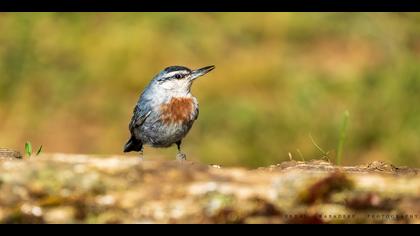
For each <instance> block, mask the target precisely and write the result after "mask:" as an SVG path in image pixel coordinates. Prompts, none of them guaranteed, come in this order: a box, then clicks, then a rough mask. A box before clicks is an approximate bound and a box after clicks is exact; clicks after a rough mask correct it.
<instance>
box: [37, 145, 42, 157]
mask: <svg viewBox="0 0 420 236" xmlns="http://www.w3.org/2000/svg"><path fill="white" fill-rule="evenodd" d="M41 152H42V145H41V147H39V149H38V151H37V152H36V155H37V156H38V155H39V154H41Z"/></svg>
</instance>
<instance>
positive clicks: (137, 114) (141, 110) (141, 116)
mask: <svg viewBox="0 0 420 236" xmlns="http://www.w3.org/2000/svg"><path fill="white" fill-rule="evenodd" d="M151 112H152V111H151V109H149V108H148V107H147V106H141V107H140V106H139V105H136V107H134V111H133V117H132V118H131V122H130V124H129V129H130V132H131V133H132V134H133V130H134V129H135V128H137V127H140V126H141V125H142V124H143V123H144V121H145V120H146V119H147V117H148V116H149V115H150V113H151Z"/></svg>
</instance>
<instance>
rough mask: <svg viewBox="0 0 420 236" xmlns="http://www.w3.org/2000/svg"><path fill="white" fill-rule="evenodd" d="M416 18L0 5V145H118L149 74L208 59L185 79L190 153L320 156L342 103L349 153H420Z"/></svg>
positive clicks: (352, 159)
mask: <svg viewBox="0 0 420 236" xmlns="http://www.w3.org/2000/svg"><path fill="white" fill-rule="evenodd" d="M419 29H420V14H418V13H401V14H399V13H1V14H0V134H1V135H0V147H8V148H14V149H18V150H21V151H23V146H24V143H25V141H27V140H30V141H32V143H33V144H34V146H37V145H40V144H43V145H44V151H45V152H65V153H91V154H122V147H123V145H124V143H125V142H126V140H127V138H128V136H129V132H128V122H129V120H130V118H131V114H132V110H133V107H134V104H135V102H136V101H137V99H138V96H139V94H140V92H141V91H142V89H143V88H144V86H145V85H146V84H147V83H148V82H149V80H150V79H151V78H152V77H153V76H154V75H155V74H156V73H158V72H159V71H160V70H161V69H163V68H164V67H167V66H170V65H186V66H188V67H190V68H197V67H201V66H206V65H210V64H215V65H216V70H214V71H212V72H211V73H210V74H209V75H207V76H205V77H202V78H201V79H199V80H197V81H196V83H195V84H194V86H193V94H194V95H195V96H196V97H197V98H198V99H199V101H200V105H201V107H200V117H199V119H198V121H197V122H196V123H195V125H194V128H193V129H192V130H191V132H190V134H189V135H188V136H187V138H186V139H185V141H184V151H185V152H186V153H187V154H188V156H189V158H190V159H193V160H199V161H202V162H204V163H212V164H220V165H241V166H250V167H255V166H265V165H269V164H275V163H278V162H280V161H284V160H288V159H289V155H288V153H289V152H290V153H291V155H292V157H293V158H294V159H297V160H300V159H301V158H302V156H303V158H304V159H305V160H310V159H315V158H320V157H321V156H322V154H321V153H320V152H319V151H318V150H317V149H316V148H315V147H314V145H313V144H312V142H311V139H310V138H309V134H312V136H313V137H314V139H315V140H316V142H317V144H318V145H320V146H321V147H322V148H324V149H326V150H331V157H334V152H335V150H336V146H337V142H338V139H339V130H340V124H341V122H342V119H343V114H344V111H345V110H348V111H349V112H350V120H349V126H348V132H347V141H346V143H345V146H344V152H343V153H344V164H361V163H365V162H368V161H372V160H386V161H391V162H393V163H395V164H398V165H411V166H419V164H420V159H419V154H420V145H419V144H420V105H419V102H420V64H419V59H420V30H419ZM175 153H176V148H175V147H173V148H170V149H152V148H146V150H145V155H146V158H150V159H152V158H165V159H174V156H175ZM132 155H135V154H132Z"/></svg>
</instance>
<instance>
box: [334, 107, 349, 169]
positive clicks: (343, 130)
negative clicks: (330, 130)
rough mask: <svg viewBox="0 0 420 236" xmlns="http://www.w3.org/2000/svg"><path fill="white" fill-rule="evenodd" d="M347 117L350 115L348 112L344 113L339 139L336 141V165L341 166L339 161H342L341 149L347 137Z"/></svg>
mask: <svg viewBox="0 0 420 236" xmlns="http://www.w3.org/2000/svg"><path fill="white" fill-rule="evenodd" d="M349 117H350V113H349V111H345V112H344V117H343V122H342V123H341V128H340V139H339V140H338V145H337V160H336V161H337V165H341V161H342V159H343V147H344V141H345V140H346V136H347V126H348V123H349Z"/></svg>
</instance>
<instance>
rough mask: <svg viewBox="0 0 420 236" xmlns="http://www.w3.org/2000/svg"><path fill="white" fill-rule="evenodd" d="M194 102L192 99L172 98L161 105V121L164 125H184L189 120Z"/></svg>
mask: <svg viewBox="0 0 420 236" xmlns="http://www.w3.org/2000/svg"><path fill="white" fill-rule="evenodd" d="M193 108H194V102H193V99H192V98H172V99H171V100H170V101H169V102H168V103H166V104H163V105H161V107H160V109H161V112H162V115H161V119H162V121H163V123H165V124H173V123H184V122H188V121H190V120H191V113H192V112H193Z"/></svg>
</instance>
